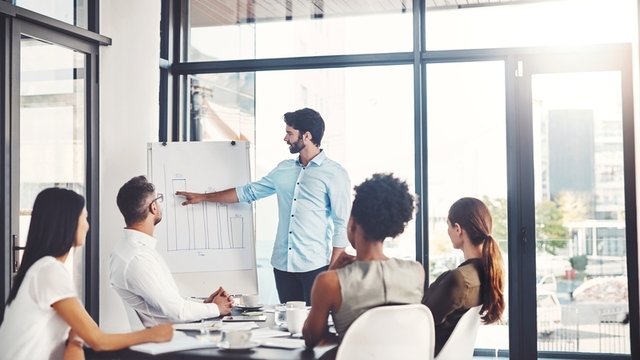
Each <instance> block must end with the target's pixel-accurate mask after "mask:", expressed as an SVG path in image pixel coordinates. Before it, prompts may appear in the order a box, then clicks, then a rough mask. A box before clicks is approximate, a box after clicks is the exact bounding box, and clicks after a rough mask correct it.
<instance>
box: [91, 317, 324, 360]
mask: <svg viewBox="0 0 640 360" xmlns="http://www.w3.org/2000/svg"><path fill="white" fill-rule="evenodd" d="M272 310H273V309H272V307H271V308H270V307H266V308H265V312H264V315H266V321H260V322H256V324H257V325H258V326H259V328H265V327H266V328H275V323H274V313H273V311H272ZM239 314H241V312H240V311H239V310H237V309H234V310H233V312H232V315H239ZM256 330H258V329H256ZM186 333H187V334H188V335H190V336H196V335H199V333H198V332H192V331H189V332H186ZM335 351H336V347H335V345H326V346H318V347H316V348H314V349H306V348H297V349H284V348H272V347H263V346H257V347H254V348H251V349H248V350H224V349H220V348H218V347H215V346H214V347H207V348H202V349H192V350H182V351H175V352H170V353H164V354H157V355H151V354H147V353H143V352H139V351H134V350H131V349H124V350H119V351H102V352H97V351H93V350H92V349H90V348H87V349H85V357H86V359H109V360H119V359H122V360H129V359H141V360H145V359H154V360H158V359H161V360H183V359H185V360H186V359H205V358H206V359H252V360H258V359H260V360H276V359H278V360H320V359H331V358H333V357H334V356H335Z"/></svg>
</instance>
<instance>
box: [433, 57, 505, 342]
mask: <svg viewBox="0 0 640 360" xmlns="http://www.w3.org/2000/svg"><path fill="white" fill-rule="evenodd" d="M504 74H505V70H504V62H503V61H481V62H460V63H453V64H428V65H427V93H428V94H429V97H428V98H427V134H428V140H427V145H428V153H429V159H428V162H429V169H428V175H429V178H428V184H429V188H428V195H427V196H428V198H429V222H428V229H429V242H428V246H429V282H430V283H431V282H433V280H435V279H436V277H437V276H438V275H440V274H441V273H442V272H444V271H447V270H451V269H454V268H456V267H457V266H458V265H460V263H462V262H463V261H464V258H463V254H462V251H460V250H456V249H454V248H453V246H452V244H451V240H450V239H449V236H448V234H447V214H448V212H449V207H450V206H451V205H452V204H453V203H454V202H455V201H456V200H458V199H460V198H462V197H475V198H478V199H480V200H482V201H483V202H484V203H485V204H486V205H487V207H488V208H489V209H490V211H491V215H492V217H493V234H492V235H493V237H494V239H496V241H498V244H499V245H500V248H501V249H502V251H503V256H504V259H505V261H506V259H507V253H506V250H507V234H508V232H507V155H506V151H507V145H506V128H505V127H506V114H505V85H504V84H505V82H504ZM461 104H464V106H461ZM504 266H505V271H506V266H507V263H506V262H505V264H504ZM506 280H507V279H506V278H505V279H504V281H505V283H506ZM507 321H508V319H507V311H505V314H504V321H501V322H499V323H497V324H493V325H485V326H483V327H482V328H481V329H480V331H479V333H478V337H477V341H476V347H479V348H489V349H495V350H499V349H508V348H509V342H508V340H509V336H508V327H507V325H506V324H507Z"/></svg>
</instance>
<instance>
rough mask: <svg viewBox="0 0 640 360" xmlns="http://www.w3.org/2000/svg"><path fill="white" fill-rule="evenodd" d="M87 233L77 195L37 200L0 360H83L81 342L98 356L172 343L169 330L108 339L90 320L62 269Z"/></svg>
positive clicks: (54, 191) (56, 191) (49, 192)
mask: <svg viewBox="0 0 640 360" xmlns="http://www.w3.org/2000/svg"><path fill="white" fill-rule="evenodd" d="M88 231H89V223H88V221H87V210H86V209H85V201H84V198H83V197H82V196H81V195H78V194H77V193H75V192H73V191H71V190H67V189H62V188H48V189H45V190H43V191H42V192H40V193H39V194H38V196H37V197H36V200H35V202H34V204H33V211H32V213H31V223H30V225H29V233H28V235H27V244H26V247H25V250H24V255H23V257H22V263H21V265H20V268H19V269H18V273H17V274H16V276H15V278H14V282H13V286H12V288H11V291H10V292H9V297H8V298H7V304H6V308H5V312H4V320H3V322H2V325H0V349H2V351H1V353H0V358H1V359H61V358H63V357H64V358H65V359H66V358H74V359H77V358H79V359H82V358H84V353H83V350H82V346H83V342H84V341H86V342H87V343H88V344H89V345H90V346H91V347H92V348H93V349H94V350H98V351H100V350H116V349H122V348H125V347H128V346H131V345H134V344H138V343H143V342H161V341H167V340H170V339H171V337H172V335H173V329H172V327H171V324H164V325H159V326H156V327H152V328H149V329H145V330H141V331H136V332H132V333H126V334H106V333H104V332H102V331H101V330H100V328H99V327H98V325H97V324H96V323H95V321H93V319H92V318H91V317H90V316H89V314H88V313H87V311H86V310H85V309H84V307H83V306H82V304H81V303H80V300H79V299H78V295H77V293H76V289H75V286H74V283H73V279H72V277H71V274H70V273H69V272H68V270H67V269H66V267H65V265H64V262H65V260H66V259H67V256H68V255H69V252H70V251H71V248H72V247H76V246H82V245H84V242H85V238H86V235H87V232H88ZM65 342H66V345H65Z"/></svg>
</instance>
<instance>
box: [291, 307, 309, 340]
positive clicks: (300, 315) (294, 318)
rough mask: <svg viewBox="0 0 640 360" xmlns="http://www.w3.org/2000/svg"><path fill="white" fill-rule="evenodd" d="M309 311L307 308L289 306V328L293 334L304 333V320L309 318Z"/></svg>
mask: <svg viewBox="0 0 640 360" xmlns="http://www.w3.org/2000/svg"><path fill="white" fill-rule="evenodd" d="M308 314H309V312H308V311H307V309H306V308H296V307H289V308H287V329H289V332H290V333H291V335H295V334H300V333H302V328H303V327H304V322H305V320H307V315H308Z"/></svg>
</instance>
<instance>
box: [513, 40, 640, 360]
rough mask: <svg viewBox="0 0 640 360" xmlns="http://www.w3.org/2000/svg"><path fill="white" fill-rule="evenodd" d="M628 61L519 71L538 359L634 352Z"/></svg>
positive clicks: (611, 54)
mask: <svg viewBox="0 0 640 360" xmlns="http://www.w3.org/2000/svg"><path fill="white" fill-rule="evenodd" d="M617 55H621V56H617ZM625 56H626V57H625ZM625 58H626V59H630V55H629V54H628V53H627V52H625V51H620V52H616V51H608V52H606V53H599V54H582V55H581V54H578V55H574V56H569V55H548V56H542V55H540V56H532V57H526V58H522V59H521V60H520V61H519V64H518V68H519V69H520V70H522V71H523V72H522V74H521V75H522V76H521V77H520V80H519V82H520V86H521V87H520V89H524V88H525V87H526V89H524V91H521V92H519V93H518V96H520V98H519V99H518V100H519V104H526V108H527V110H528V111H530V112H529V113H528V116H530V120H531V122H530V123H529V126H530V127H529V126H528V129H527V131H526V132H529V131H530V133H529V136H530V139H531V140H528V141H527V139H521V140H524V141H523V143H525V144H526V143H528V142H529V141H532V142H531V143H532V145H533V146H532V161H533V172H532V174H533V181H532V184H533V189H532V190H533V191H532V193H533V197H532V200H533V203H534V206H533V208H534V211H533V212H534V213H533V214H530V215H532V216H533V217H534V218H535V225H534V226H535V229H534V232H535V242H534V245H532V247H533V246H534V247H535V249H533V248H532V249H530V250H531V253H534V254H535V269H525V268H523V269H522V271H523V272H524V273H525V274H526V273H535V293H536V299H535V314H536V316H535V323H536V339H537V350H538V351H539V352H547V351H549V352H572V353H576V352H579V353H596V354H630V353H631V349H630V327H629V325H628V323H627V322H628V320H627V322H625V319H628V313H629V306H630V297H629V287H628V284H629V281H630V280H629V277H628V274H627V262H628V261H630V259H628V258H627V241H628V240H627V239H629V241H636V239H635V238H633V239H632V238H631V237H630V234H634V233H635V231H636V230H635V225H633V224H630V222H629V221H628V220H629V219H630V218H632V219H635V214H630V213H629V211H628V209H627V207H628V205H629V204H635V198H632V197H633V192H632V193H631V195H629V194H627V191H626V190H627V189H628V186H629V184H635V182H634V179H632V177H633V171H631V172H629V171H628V170H629V169H627V168H626V167H627V166H631V167H632V166H633V163H632V162H630V161H629V159H633V154H632V152H633V144H629V143H627V142H626V140H625V138H627V137H626V136H625V132H626V131H631V132H633V130H632V129H633V123H632V116H631V110H630V104H629V103H628V101H629V100H630V94H631V88H630V86H631V83H630V81H625V80H624V79H625V77H626V79H630V73H629V68H628V67H627V64H625V62H624V61H623V60H622V59H625ZM519 120H523V119H519ZM527 120H528V119H527ZM527 123H528V121H527ZM524 133H525V132H523V133H522V134H524ZM523 160H525V161H523V162H522V163H527V161H526V159H523ZM634 186H635V185H634ZM631 209H635V206H631ZM629 226H631V227H632V228H631V229H630V228H629ZM529 270H533V271H531V272H529ZM528 280H529V281H531V280H532V279H531V278H529V279H528ZM636 281H637V279H636ZM636 306H637V304H636ZM525 310H527V309H526V308H525ZM525 324H526V321H525Z"/></svg>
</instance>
